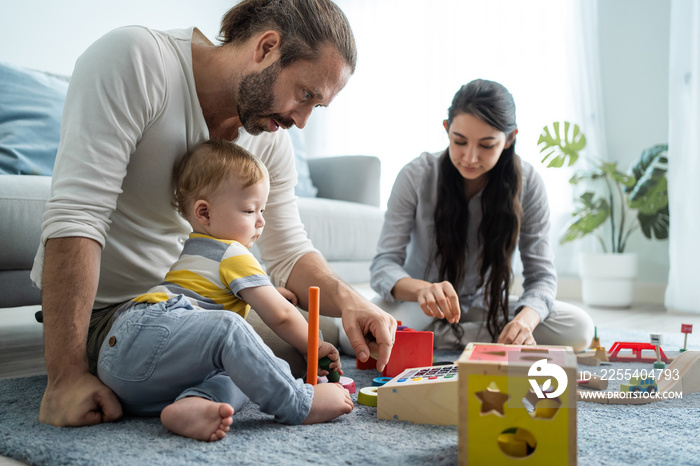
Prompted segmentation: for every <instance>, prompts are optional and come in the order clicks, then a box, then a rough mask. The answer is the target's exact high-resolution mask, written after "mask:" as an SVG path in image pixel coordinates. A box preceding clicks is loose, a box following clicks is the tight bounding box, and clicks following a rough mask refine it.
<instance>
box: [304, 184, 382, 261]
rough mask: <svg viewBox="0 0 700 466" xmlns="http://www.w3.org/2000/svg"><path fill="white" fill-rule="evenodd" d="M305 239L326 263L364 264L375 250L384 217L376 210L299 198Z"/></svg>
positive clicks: (331, 201) (360, 205) (361, 205)
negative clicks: (308, 239) (346, 262)
mask: <svg viewBox="0 0 700 466" xmlns="http://www.w3.org/2000/svg"><path fill="white" fill-rule="evenodd" d="M298 203H299V214H300V215H301V221H302V223H303V224H304V227H305V228H306V232H307V233H308V235H309V238H310V239H311V241H312V242H313V244H314V247H315V248H316V249H318V250H319V251H320V252H321V254H323V257H325V258H326V259H327V260H328V261H367V260H371V259H372V257H374V254H375V252H376V251H377V241H378V239H379V233H380V232H381V229H382V223H383V221H384V214H383V212H382V211H381V209H379V208H378V207H373V206H368V205H366V204H359V203H356V202H346V201H336V200H331V199H323V198H314V199H309V198H303V197H302V198H299V199H298Z"/></svg>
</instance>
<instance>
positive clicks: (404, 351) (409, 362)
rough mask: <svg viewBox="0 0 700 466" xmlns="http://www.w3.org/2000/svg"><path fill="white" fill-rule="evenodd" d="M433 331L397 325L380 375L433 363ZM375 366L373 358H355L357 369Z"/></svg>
mask: <svg viewBox="0 0 700 466" xmlns="http://www.w3.org/2000/svg"><path fill="white" fill-rule="evenodd" d="M433 337H434V334H433V332H427V331H418V330H413V329H411V328H408V327H404V326H399V327H397V330H396V333H395V334H394V346H393V348H392V349H391V356H390V357H389V362H387V364H386V366H385V367H384V370H383V371H382V376H384V377H396V376H397V375H399V374H400V373H401V372H403V371H404V370H406V369H409V368H414V367H425V366H430V365H432V363H433ZM376 366H377V360H376V359H374V358H371V357H370V358H369V359H367V361H366V362H362V361H360V360H359V359H357V358H356V367H357V368H358V369H373V368H375V367H376Z"/></svg>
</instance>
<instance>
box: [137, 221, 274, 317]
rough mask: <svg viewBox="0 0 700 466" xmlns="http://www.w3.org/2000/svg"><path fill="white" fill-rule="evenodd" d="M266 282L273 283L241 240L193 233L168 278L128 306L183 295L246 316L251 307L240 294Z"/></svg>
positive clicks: (195, 302)
mask: <svg viewBox="0 0 700 466" xmlns="http://www.w3.org/2000/svg"><path fill="white" fill-rule="evenodd" d="M266 285H269V286H272V283H271V282H270V279H269V277H268V276H267V275H266V274H265V272H264V271H263V269H262V266H261V265H260V263H259V262H258V261H257V259H256V258H255V257H254V256H253V254H251V253H250V251H248V249H247V248H246V247H245V246H243V245H242V244H241V243H239V242H237V241H229V240H222V239H217V238H213V237H211V236H207V235H202V234H199V233H191V234H190V236H189V239H188V240H187V241H186V242H185V245H184V247H183V250H182V253H181V254H180V258H179V259H178V260H177V261H176V262H175V263H174V264H173V266H172V267H171V268H170V271H169V272H168V273H167V274H166V275H165V280H164V281H163V282H162V283H160V284H159V285H158V286H155V287H153V288H151V289H150V290H149V291H148V292H147V293H144V294H142V295H141V296H138V297H136V298H134V299H133V300H132V301H131V302H130V303H129V305H128V307H131V306H133V305H134V304H136V303H143V302H147V303H158V302H161V301H167V300H168V299H170V298H173V297H175V296H179V295H184V296H185V297H187V298H188V299H189V300H190V302H191V303H192V305H193V306H195V307H199V308H202V309H220V310H229V311H233V312H236V313H238V314H240V315H241V316H242V317H243V318H245V317H247V316H248V311H249V310H250V306H249V305H248V304H247V303H246V302H245V301H243V299H242V298H241V297H240V295H239V294H238V293H239V292H240V291H241V290H244V289H246V288H254V287H258V286H266ZM128 307H127V308H128ZM124 310H125V309H124Z"/></svg>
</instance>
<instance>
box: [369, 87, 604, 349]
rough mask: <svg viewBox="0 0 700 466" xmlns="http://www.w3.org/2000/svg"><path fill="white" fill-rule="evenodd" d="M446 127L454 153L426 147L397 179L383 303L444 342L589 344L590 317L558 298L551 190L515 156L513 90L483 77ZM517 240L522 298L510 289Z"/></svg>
mask: <svg viewBox="0 0 700 466" xmlns="http://www.w3.org/2000/svg"><path fill="white" fill-rule="evenodd" d="M443 124H444V127H445V129H446V130H447V135H448V137H449V146H448V148H447V150H445V151H444V152H442V153H437V154H430V153H423V154H422V155H421V156H420V157H418V158H417V159H415V160H413V161H412V162H410V163H409V164H408V165H406V166H405V167H404V168H403V169H402V170H401V172H400V173H399V175H398V177H397V179H396V182H395V184H394V187H393V190H392V193H391V196H390V198H389V202H388V209H387V212H386V217H385V221H384V227H383V229H382V234H381V236H380V239H379V244H378V247H377V255H376V256H375V257H374V259H373V261H372V265H371V285H372V288H373V289H374V290H375V291H376V292H377V293H379V294H380V295H381V297H382V298H383V300H384V301H385V302H379V303H378V304H379V305H380V306H381V307H383V308H384V309H385V310H387V311H388V312H390V313H392V314H393V315H394V317H395V318H396V319H397V320H401V321H402V324H403V325H406V326H408V327H412V328H414V329H416V330H422V329H425V328H426V327H428V329H429V330H433V331H434V332H435V346H436V348H454V347H463V346H464V345H465V344H466V343H467V342H469V341H494V342H498V343H504V344H516V345H534V344H542V345H570V346H573V347H574V349H575V350H577V351H580V350H583V349H585V348H586V347H587V346H588V344H589V343H590V341H591V338H592V336H593V322H592V321H591V319H590V317H589V316H588V314H587V313H586V312H585V311H583V310H581V309H579V308H577V307H575V306H572V305H569V304H566V303H562V302H559V301H555V294H556V287H557V276H556V270H555V268H554V264H553V262H552V257H553V254H552V250H551V247H550V244H549V240H548V233H549V207H548V203H547V195H546V191H545V187H544V184H543V182H542V179H541V178H540V176H539V175H538V174H537V173H536V172H535V170H534V169H533V167H532V165H530V164H529V163H527V162H525V161H523V160H521V159H520V157H519V156H517V155H516V154H515V136H516V135H517V133H518V129H517V125H516V122H515V103H514V102H513V97H512V96H511V94H510V93H509V92H508V90H507V89H506V88H505V87H503V86H502V85H500V84H498V83H495V82H492V81H485V80H475V81H472V82H470V83H469V84H467V85H465V86H462V88H461V89H460V90H459V91H458V92H457V94H455V96H454V99H453V101H452V105H451V106H450V108H449V110H448V118H447V120H445V121H444V122H443ZM516 246H517V247H518V248H519V250H520V257H521V260H522V263H523V269H524V270H523V275H524V283H523V288H524V292H523V294H522V295H521V296H519V297H513V296H510V295H509V289H510V286H511V282H512V274H513V271H512V266H511V263H512V258H513V253H514V251H515V249H516ZM397 301H400V302H403V303H396V302H397ZM416 303H417V305H416Z"/></svg>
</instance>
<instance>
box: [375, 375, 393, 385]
mask: <svg viewBox="0 0 700 466" xmlns="http://www.w3.org/2000/svg"><path fill="white" fill-rule="evenodd" d="M390 380H391V377H375V378H373V379H372V386H373V387H381V386H382V385H384V384H386V383H387V382H389V381H390Z"/></svg>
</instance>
